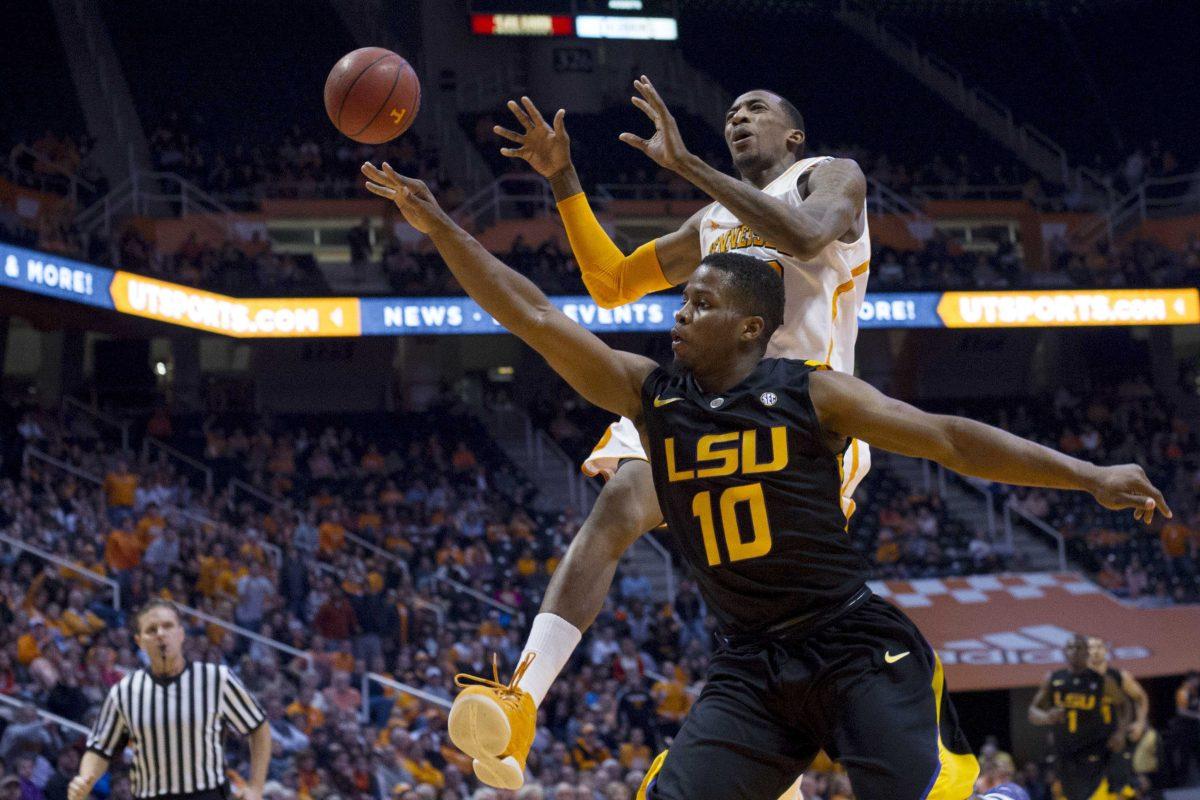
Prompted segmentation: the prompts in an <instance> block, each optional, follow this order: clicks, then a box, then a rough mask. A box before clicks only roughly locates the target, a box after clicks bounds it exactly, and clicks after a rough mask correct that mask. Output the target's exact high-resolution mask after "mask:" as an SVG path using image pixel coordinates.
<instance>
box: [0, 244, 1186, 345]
mask: <svg viewBox="0 0 1200 800" xmlns="http://www.w3.org/2000/svg"><path fill="white" fill-rule="evenodd" d="M0 265H2V269H0V286H7V287H10V288H13V289H19V290H22V291H26V292H33V293H35V294H41V295H46V296H48V297H55V298H58V299H61V300H70V301H72V302H76V303H86V304H88V305H93V306H99V307H101V308H109V309H116V310H117V311H120V312H122V313H124V314H133V315H135V316H139V317H144V318H146V319H153V320H157V321H159V322H165V323H169V324H172V325H181V326H183V327H187V328H194V329H196V330H202V331H208V332H210V333H220V334H224V335H226V336H234V337H238V338H281V337H300V338H303V337H316V336H404V335H413V334H423V335H438V334H482V333H503V332H504V329H503V328H501V327H500V325H499V324H497V323H496V321H495V320H493V319H492V318H491V316H490V315H488V314H487V313H486V312H485V311H484V310H483V309H481V308H480V307H479V306H478V304H476V303H475V302H474V301H472V300H471V299H469V298H466V297H320V298H290V297H253V298H237V297H227V296H225V295H221V294H216V293H214V292H208V291H205V290H203V289H197V288H194V287H191V286H183V285H180V284H176V283H171V282H169V281H162V280H158V279H156V278H149V277H146V276H143V275H136V274H134V273H131V272H123V271H113V270H111V269H107V268H105V267H98V266H95V265H92V264H85V263H83V262H80V261H74V260H72V259H68V258H59V257H57V256H54V255H51V254H47V253H42V252H39V251H37V250H29V249H26V248H23V247H15V246H12V245H6V244H0ZM550 300H551V302H553V303H554V305H555V306H556V307H557V308H559V309H560V310H561V311H562V312H563V313H564V314H566V315H567V316H568V317H570V318H571V319H573V320H575V321H576V322H578V323H579V324H580V325H582V326H584V327H585V328H587V329H588V330H590V331H595V332H597V333H616V332H634V333H653V332H665V331H668V330H670V328H671V325H672V324H674V314H675V311H676V310H677V309H678V308H679V305H680V302H681V300H680V297H679V295H676V294H656V295H650V296H648V297H644V298H642V299H641V300H638V301H637V302H634V303H630V304H628V305H626V306H622V307H621V308H615V309H606V308H601V307H600V306H598V305H596V304H595V303H594V302H592V299H591V298H590V297H588V296H586V295H565V296H555V297H551V298H550ZM858 321H859V326H860V327H861V328H863V329H870V328H877V329H887V328H1027V327H1073V326H1079V325H1099V326H1103V325H1195V324H1198V323H1200V290H1197V289H1194V288H1191V289H1120V290H1116V289H1113V290H1079V291H1028V292H886V293H877V292H868V293H867V296H866V299H865V300H864V301H863V305H862V308H860V309H859V314H858Z"/></svg>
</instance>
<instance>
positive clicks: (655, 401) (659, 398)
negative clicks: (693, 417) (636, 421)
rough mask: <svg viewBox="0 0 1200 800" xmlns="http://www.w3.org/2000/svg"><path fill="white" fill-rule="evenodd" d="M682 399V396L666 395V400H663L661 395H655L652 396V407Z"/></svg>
mask: <svg viewBox="0 0 1200 800" xmlns="http://www.w3.org/2000/svg"><path fill="white" fill-rule="evenodd" d="M682 399H683V398H682V397H668V398H667V399H666V400H664V399H662V398H661V397H656V398H654V407H655V408H660V407H662V406H665V405H670V404H671V403H674V402H675V401H676V400H682Z"/></svg>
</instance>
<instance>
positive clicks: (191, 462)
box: [142, 436, 213, 492]
mask: <svg viewBox="0 0 1200 800" xmlns="http://www.w3.org/2000/svg"><path fill="white" fill-rule="evenodd" d="M151 447H155V448H158V449H159V450H160V451H162V452H163V453H166V454H167V455H169V456H170V457H172V458H174V459H175V460H177V461H179V462H181V463H183V464H186V465H187V466H189V467H191V468H192V469H194V470H196V471H197V472H199V473H200V474H201V475H203V476H204V488H205V490H206V491H208V492H212V490H213V471H212V467H209V466H208V465H206V464H205V463H204V462H203V461H197V460H196V459H194V458H192V457H191V456H189V455H188V454H187V453H184V452H182V451H180V450H176V449H175V448H174V447H171V445H169V444H167V443H166V442H163V441H160V440H158V439H155V438H154V437H153V436H147V437H145V438H144V439H142V459H143V460H145V461H149V460H150V459H149V456H150V448H151Z"/></svg>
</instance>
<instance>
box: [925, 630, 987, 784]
mask: <svg viewBox="0 0 1200 800" xmlns="http://www.w3.org/2000/svg"><path fill="white" fill-rule="evenodd" d="M932 684H933V697H934V709H935V710H936V713H937V748H938V762H939V763H940V764H941V768H940V769H939V770H938V776H937V780H936V781H934V783H933V786H932V788H930V790H929V794H928V795H926V800H963V798H964V797H971V796H972V795H973V794H974V792H975V781H976V780H977V779H978V778H979V762H978V761H976V760H975V756H974V755H972V754H970V753H967V754H965V755H964V754H962V753H952V752H950V751H949V750H947V749H946V745H945V744H943V743H942V695H943V693H944V691H945V688H946V673H945V672H944V671H943V670H942V660H941V659H940V658H938V656H937V653H934V655H933V682H932Z"/></svg>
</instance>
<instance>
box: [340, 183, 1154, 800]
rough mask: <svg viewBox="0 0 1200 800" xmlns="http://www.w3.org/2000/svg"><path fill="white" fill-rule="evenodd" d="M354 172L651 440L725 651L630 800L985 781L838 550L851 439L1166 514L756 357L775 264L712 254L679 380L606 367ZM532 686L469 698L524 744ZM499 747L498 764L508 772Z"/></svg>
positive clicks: (662, 496)
mask: <svg viewBox="0 0 1200 800" xmlns="http://www.w3.org/2000/svg"><path fill="white" fill-rule="evenodd" d="M363 173H364V174H365V175H366V176H367V178H368V183H367V188H368V189H369V190H370V191H372V192H373V193H374V194H376V195H379V196H381V197H385V198H388V199H390V200H393V201H394V202H395V203H396V205H397V206H398V207H399V209H400V211H401V212H402V213H403V214H404V216H405V218H406V219H407V220H408V221H409V223H410V224H412V225H413V227H415V228H416V229H417V230H419V231H422V232H424V233H427V234H428V235H429V237H430V239H431V240H432V241H433V243H434V245H435V246H436V247H437V249H438V251H439V253H441V255H442V257H443V258H444V259H445V260H446V263H447V265H448V266H449V268H450V271H451V272H452V273H453V274H454V277H455V278H457V279H458V282H459V283H460V284H461V285H462V287H463V289H465V290H466V292H467V294H469V295H470V296H471V297H472V298H473V299H474V300H475V301H476V302H477V303H479V304H480V305H481V306H482V307H483V308H484V309H485V310H486V311H487V312H488V313H490V314H491V315H492V316H493V317H494V318H495V319H496V320H497V321H498V322H499V323H500V324H501V325H503V326H504V327H505V328H507V329H508V330H509V331H511V332H512V333H514V334H516V335H517V336H519V337H520V338H521V339H523V340H524V341H525V342H526V343H527V344H529V345H530V346H532V347H533V348H534V349H535V350H537V351H538V352H539V353H540V354H541V355H542V356H543V357H544V358H545V359H546V360H547V361H548V362H549V364H550V366H551V367H553V368H554V370H555V371H557V372H558V373H559V374H560V375H561V376H562V377H563V378H564V379H566V381H567V382H568V383H570V384H571V386H572V387H574V388H575V390H576V391H578V392H579V393H580V394H581V395H583V396H584V397H585V398H586V399H587V400H589V401H590V402H592V403H594V404H596V405H598V406H600V407H602V408H604V409H607V410H608V411H611V412H613V413H615V414H621V415H624V416H628V417H630V418H632V419H634V420H635V421H637V422H639V423H640V424H639V428H640V430H641V431H643V439H644V442H645V446H646V451H647V452H648V453H650V454H651V460H652V466H653V476H654V482H655V489H656V492H657V495H658V501H659V504H660V505H661V508H662V512H663V515H664V517H665V518H666V520H667V521H668V523H669V524H670V527H671V531H672V534H673V536H674V538H675V541H676V544H677V546H678V547H679V549H680V550H681V551H682V553H683V555H684V557H685V559H686V561H687V562H688V565H689V568H690V570H691V572H692V573H693V575H694V576H695V578H696V580H697V581H698V583H699V586H700V588H701V591H702V594H703V596H704V599H705V601H706V602H707V604H708V607H709V609H710V610H712V612H713V613H714V614H715V615H716V617H717V619H718V621H719V623H720V641H721V646H720V648H719V649H718V650H717V652H716V653H715V654H714V656H713V657H712V659H711V660H710V662H709V668H708V674H707V676H706V677H707V683H706V684H705V687H704V690H703V691H702V693H701V695H700V698H699V700H698V701H697V702H696V705H695V706H694V707H693V708H692V711H691V713H690V714H689V715H688V717H687V719H686V720H685V722H684V724H683V727H682V728H681V729H680V732H679V734H678V736H676V738H675V740H674V744H673V746H672V748H671V749H670V750H669V751H668V752H667V753H664V754H662V755H660V756H659V757H658V758H657V759H656V760H655V762H654V764H653V765H652V767H651V769H650V770H649V771H648V773H647V776H646V781H645V783H644V784H643V785H642V788H641V789H640V790H639V793H638V794H639V797H640V798H652V800H774V798H777V797H778V796H779V795H780V793H781V792H782V791H783V790H784V789H786V788H787V787H788V786H789V785H790V784H791V783H792V781H793V780H795V777H796V775H798V774H800V772H802V771H803V770H804V768H805V767H806V766H807V765H808V763H809V762H810V761H811V760H812V758H813V757H814V756H815V754H816V753H817V751H818V750H819V749H822V748H823V749H824V750H825V751H826V752H828V753H829V755H830V756H832V757H834V758H836V759H838V760H840V761H841V763H842V764H843V765H844V766H845V767H846V769H847V771H848V772H849V775H850V779H851V783H852V784H853V787H854V793H855V796H856V797H858V798H860V800H884V799H885V798H886V800H926V798H932V799H934V800H943V798H944V799H945V800H965V799H966V798H968V797H971V796H972V793H973V784H974V782H975V778H976V775H977V774H978V764H977V762H976V761H975V758H974V756H973V755H971V752H970V750H969V748H968V746H967V743H966V741H965V739H964V737H963V734H962V732H961V731H960V730H959V727H958V723H957V718H956V715H955V712H954V708H953V706H952V705H951V703H950V698H949V695H948V693H947V692H946V690H945V680H944V675H943V672H942V666H941V663H940V662H939V661H938V659H937V656H936V654H935V653H934V651H933V649H932V648H931V647H930V646H929V644H928V643H927V642H926V641H925V639H924V638H923V637H922V636H921V634H920V632H918V631H917V629H916V628H915V627H914V626H913V624H912V623H911V622H910V621H909V620H908V619H907V618H906V617H905V616H904V615H903V614H902V613H901V612H900V611H899V610H897V609H896V608H895V607H893V606H891V605H890V604H888V603H886V602H884V601H883V600H881V599H879V598H877V597H874V596H872V594H871V591H870V590H869V589H868V588H867V585H866V580H867V577H868V576H869V574H870V569H869V567H868V565H867V563H866V561H865V560H864V559H863V557H862V556H861V555H860V554H859V553H858V552H857V551H856V550H855V549H854V547H853V546H852V545H851V543H850V538H849V536H847V534H846V530H845V529H846V525H847V520H846V517H845V515H844V514H843V512H842V510H841V504H840V502H839V485H840V480H839V471H840V469H841V462H840V458H839V456H840V455H841V453H842V452H843V451H844V449H845V447H846V443H847V439H848V438H849V437H858V438H860V439H863V440H865V441H867V442H868V443H870V444H871V445H872V446H874V447H880V448H883V449H885V450H892V451H894V452H898V453H901V454H904V455H909V456H916V457H921V458H929V459H933V460H935V461H938V462H940V463H942V464H945V465H946V466H947V467H949V468H951V469H954V470H956V471H958V472H962V473H965V474H968V475H976V476H979V477H982V478H987V479H989V480H996V481H1004V482H1009V483H1016V484H1025V485H1034V486H1044V487H1050V488H1059V489H1076V490H1081V491H1087V492H1090V493H1091V494H1092V495H1093V496H1095V498H1096V499H1097V500H1098V501H1099V502H1100V503H1101V504H1102V505H1104V506H1105V507H1108V508H1113V509H1122V508H1132V509H1134V516H1135V517H1137V518H1138V519H1145V520H1147V521H1148V520H1149V519H1150V518H1151V517H1152V516H1153V514H1154V512H1155V511H1156V510H1158V509H1161V510H1162V512H1163V513H1164V514H1168V515H1169V514H1170V511H1169V509H1168V508H1167V506H1166V504H1165V503H1164V501H1163V498H1162V495H1161V494H1160V493H1159V491H1158V490H1157V489H1156V488H1155V487H1154V486H1152V485H1151V484H1150V482H1149V481H1148V480H1147V478H1146V476H1145V474H1144V473H1143V472H1142V470H1141V469H1140V468H1139V467H1137V466H1136V465H1126V466H1118V467H1097V466H1094V465H1092V464H1089V463H1087V462H1084V461H1080V460H1077V459H1074V458H1070V457H1067V456H1065V455H1062V454H1060V453H1057V452H1055V451H1053V450H1050V449H1048V448H1046V447H1042V446H1040V445H1037V444H1034V443H1032V442H1028V441H1025V440H1023V439H1020V438H1017V437H1016V436H1012V435H1010V434H1008V433H1005V432H1004V431H1001V430H999V429H996V428H992V427H989V426H987V425H983V424H980V423H977V422H973V421H971V420H967V419H963V418H960V417H949V416H939V415H933V414H926V413H924V412H922V411H919V410H918V409H916V408H913V407H912V406H909V405H906V404H905V403H901V402H899V401H897V400H893V399H890V398H888V397H885V396H884V395H882V394H880V393H879V392H878V391H876V390H875V389H874V388H872V387H871V386H870V385H869V384H867V383H864V382H863V381H860V380H858V379H857V378H854V377H853V376H850V375H846V374H843V373H838V372H834V371H831V370H826V369H823V368H822V366H821V365H818V364H812V363H805V362H800V361H794V360H789V359H764V358H763V352H764V350H765V348H766V344H767V341H768V340H769V339H770V337H771V334H772V333H773V332H774V330H775V328H776V327H777V326H778V325H779V323H780V320H781V319H782V317H783V286H782V279H781V278H780V277H779V275H778V274H777V273H776V272H775V270H773V269H772V268H771V267H769V266H768V265H767V264H766V263H765V262H763V261H760V260H758V259H755V258H752V257H750V256H745V255H740V254H733V253H722V254H714V255H710V256H708V257H706V258H705V259H704V260H703V261H702V262H701V264H700V266H699V267H698V268H697V269H696V271H695V272H694V273H693V274H692V276H691V277H690V278H689V280H688V282H687V285H686V286H685V288H684V292H683V306H682V307H681V308H680V309H679V311H678V312H677V313H676V315H675V319H676V325H675V327H674V328H673V329H672V333H671V338H672V349H673V350H674V353H675V363H674V365H673V366H672V367H671V368H669V369H665V368H662V367H660V366H659V365H658V364H656V363H655V362H653V361H651V360H650V359H648V358H645V357H644V356H640V355H636V354H633V353H627V352H621V351H618V350H614V349H612V348H610V347H609V346H608V345H606V344H605V343H604V342H602V341H601V340H600V339H599V338H597V337H596V336H594V335H593V334H591V333H589V332H588V331H586V330H584V329H583V328H582V327H581V326H579V325H578V324H576V323H575V322H573V321H571V320H570V319H569V318H568V317H567V316H566V315H564V314H562V313H561V312H559V311H558V310H557V309H555V307H554V306H553V305H552V304H551V303H550V301H549V299H548V298H547V297H546V296H545V295H544V294H543V293H542V292H541V291H540V290H539V289H538V288H537V287H536V286H534V285H533V283H531V282H530V281H529V280H528V279H526V278H525V277H523V276H522V275H520V274H518V273H517V272H515V271H513V270H511V269H509V268H508V267H506V266H504V265H503V264H501V263H500V262H499V261H498V260H497V259H496V258H494V257H493V256H492V255H491V254H490V253H488V252H487V250H485V249H484V248H483V246H482V245H480V244H479V243H478V242H477V241H475V240H474V239H473V238H471V236H470V235H469V234H468V233H466V232H465V231H463V230H462V229H461V228H460V227H459V226H458V225H457V224H455V223H454V221H453V220H451V219H450V218H449V216H447V215H446V214H445V212H443V211H442V209H441V208H440V207H438V205H437V202H436V201H435V200H434V199H433V196H432V194H430V192H429V190H428V188H426V186H425V185H424V184H423V183H421V182H420V181H418V180H414V179H411V178H407V177H403V176H400V175H397V174H396V173H395V172H394V171H393V170H392V169H391V168H390V167H388V166H387V165H386V164H384V169H383V170H382V171H381V170H379V169H376V168H375V167H373V166H372V165H370V164H364V165H363ZM622 549H623V547H619V546H616V545H615V544H614V546H612V547H611V548H610V550H611V552H610V553H608V554H605V555H604V556H602V557H599V558H598V559H597V563H595V564H594V566H593V568H594V570H595V575H593V576H592V577H591V578H590V579H585V580H580V581H578V582H572V584H571V585H570V587H569V591H568V592H565V593H564V595H563V596H562V597H560V598H559V601H558V602H559V603H560V604H561V607H560V609H559V613H561V614H563V615H566V616H567V617H568V618H570V619H588V620H591V619H594V618H595V615H596V613H597V612H598V611H599V609H600V606H601V604H602V603H603V590H601V592H600V593H599V594H598V595H597V593H596V592H595V591H594V586H595V585H604V586H607V585H608V580H606V578H610V577H611V575H612V572H611V570H613V569H615V564H616V559H619V557H620V554H621V550H622ZM528 668H529V663H526V662H523V663H522V665H521V667H520V669H519V670H518V674H517V675H516V676H515V677H514V679H513V681H512V682H510V683H509V684H508V685H507V686H506V685H503V684H500V682H499V680H496V681H486V680H479V679H477V680H476V681H475V682H476V683H479V684H484V685H481V686H472V687H470V688H466V689H464V691H463V694H464V695H466V694H467V693H472V692H473V693H474V694H473V695H471V696H472V697H482V696H483V694H485V693H487V692H494V693H495V694H496V698H497V707H501V706H503V708H504V709H505V710H504V712H503V713H505V714H506V715H508V719H509V720H510V722H513V724H514V727H513V728H512V731H511V735H512V737H513V738H514V739H517V738H521V739H522V740H523V739H524V737H527V736H528V737H529V738H532V730H527V729H524V728H521V729H518V728H517V727H516V725H517V722H515V721H519V720H520V719H522V718H523V717H522V715H521V712H520V711H519V709H520V707H521V706H526V707H527V708H532V701H530V700H529V697H528V693H527V692H525V691H524V690H522V689H521V687H520V676H521V674H523V673H524V672H525V671H526V670H527V669H528ZM484 699H486V698H484ZM476 708H477V709H479V710H482V709H483V708H484V705H483V704H480V705H479V706H477V707H476ZM522 724H523V723H522ZM504 731H505V732H506V736H505V737H503V739H504V741H496V742H493V743H492V746H494V748H495V750H494V753H495V754H496V755H497V757H500V756H503V757H504V758H505V759H511V758H513V756H512V755H510V754H511V753H512V752H514V750H513V749H512V748H513V747H514V746H513V745H511V744H510V745H509V748H510V749H508V750H505V749H504V748H505V745H506V742H507V741H508V736H507V732H508V728H507V725H506V726H505V728H504ZM493 732H494V731H493ZM457 741H459V739H456V742H457ZM464 741H468V743H470V742H469V740H464ZM474 744H479V745H482V744H485V743H484V742H482V740H480V741H477V742H474ZM460 746H461V745H460ZM521 746H524V747H527V744H524V743H523V741H522V744H521ZM480 752H481V753H482V750H481V751H480ZM472 755H473V757H474V758H475V759H476V761H477V762H481V761H483V760H484V759H482V758H481V757H480V756H479V755H475V754H472ZM484 766H487V765H486V764H485V765H484ZM519 767H520V768H523V767H524V762H523V756H522V760H519ZM476 772H477V774H478V772H479V767H478V766H477V768H476Z"/></svg>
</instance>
